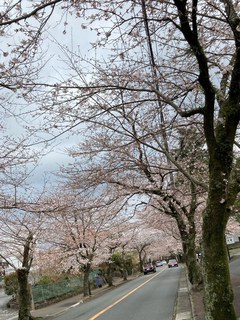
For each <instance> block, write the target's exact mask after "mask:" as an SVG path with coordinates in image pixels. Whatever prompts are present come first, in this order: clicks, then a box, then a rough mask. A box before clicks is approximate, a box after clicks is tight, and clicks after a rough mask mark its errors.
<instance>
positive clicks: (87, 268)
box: [83, 263, 91, 297]
mask: <svg viewBox="0 0 240 320" xmlns="http://www.w3.org/2000/svg"><path fill="white" fill-rule="evenodd" d="M90 269H91V264H90V263H87V264H86V265H85V268H84V272H83V296H84V297H86V296H88V295H90V294H91V292H90V284H89V274H90Z"/></svg>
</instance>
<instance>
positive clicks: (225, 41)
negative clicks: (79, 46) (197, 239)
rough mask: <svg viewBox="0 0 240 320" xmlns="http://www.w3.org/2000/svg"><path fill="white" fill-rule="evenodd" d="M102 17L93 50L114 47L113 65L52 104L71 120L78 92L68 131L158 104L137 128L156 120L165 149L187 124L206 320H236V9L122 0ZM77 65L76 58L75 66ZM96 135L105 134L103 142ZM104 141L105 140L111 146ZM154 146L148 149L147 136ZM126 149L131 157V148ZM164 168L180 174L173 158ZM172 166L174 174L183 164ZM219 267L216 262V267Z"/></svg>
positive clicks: (228, 4) (230, 4) (104, 6)
mask: <svg viewBox="0 0 240 320" xmlns="http://www.w3.org/2000/svg"><path fill="white" fill-rule="evenodd" d="M74 5H75V7H76V10H77V12H78V14H81V13H82V14H85V15H86V16H87V9H88V8H91V5H93V2H92V1H89V2H85V3H84V5H83V4H82V3H81V2H78V1H77V2H74ZM88 5H89V6H88ZM98 8H99V9H101V10H99V13H98V12H97V10H96V12H97V13H96V14H95V11H94V12H91V14H89V16H88V17H89V21H90V22H91V21H96V19H97V18H99V20H100V21H101V19H102V18H103V19H104V18H105V19H108V21H112V22H113V23H112V24H110V26H108V25H107V27H105V28H103V33H102V34H101V37H100V40H99V42H98V44H99V45H102V46H104V45H107V44H108V43H109V44H111V48H112V49H113V51H112V56H110V57H109V59H108V60H107V62H106V67H105V68H104V64H102V62H101V63H100V62H98V61H96V62H95V63H93V64H92V65H94V66H96V71H99V72H98V73H99V74H100V73H101V77H98V78H97V72H96V73H95V76H94V75H93V77H91V79H90V78H87V77H84V75H85V72H84V70H85V66H84V67H83V69H82V70H79V72H78V73H77V76H78V78H76V77H74V76H73V75H71V79H69V81H68V82H65V83H62V86H63V91H62V94H61V92H60V91H61V89H59V88H60V87H61V84H58V87H57V90H58V92H57V93H58V94H59V95H58V96H59V97H61V99H63V100H64V99H66V100H65V101H66V102H67V103H66V107H65V108H64V103H63V100H62V101H61V108H62V110H65V112H66V113H67V114H69V111H68V110H69V102H70V101H73V91H74V90H76V95H75V100H74V103H73V106H72V107H71V110H70V113H71V112H72V111H73V110H74V116H73V117H72V120H73V121H72V122H71V124H72V125H75V124H77V123H79V122H81V121H83V120H85V119H86V118H87V119H88V120H89V121H91V120H92V119H93V117H95V119H98V115H100V114H101V113H103V112H106V110H107V111H109V112H112V114H113V117H114V119H115V121H116V123H117V121H118V117H116V115H115V110H116V108H117V107H118V106H119V105H120V104H123V102H124V110H123V111H125V114H126V115H128V114H129V111H128V109H127V108H126V106H130V104H132V105H133V106H134V108H135V107H136V106H142V108H141V112H144V111H146V110H147V105H148V104H150V105H151V103H152V104H156V106H158V107H156V108H155V110H158V113H152V112H150V111H149V113H148V115H147V114H145V115H144V118H142V119H144V121H145V124H146V125H145V127H148V128H149V126H151V124H152V122H151V121H153V119H157V118H158V119H159V118H160V119H161V121H160V125H159V126H158V129H159V131H162V129H163V128H164V132H165V133H166V137H167V139H168V141H171V142H172V139H173V138H174V135H173V134H171V135H168V134H167V133H168V128H169V125H170V124H173V123H176V121H177V123H178V125H179V126H180V125H181V126H183V125H187V124H189V123H190V122H192V123H194V124H195V125H199V126H200V127H201V128H202V130H203V133H204V137H205V140H206V147H207V154H208V165H209V171H208V179H207V183H206V180H205V181H204V180H203V179H201V178H200V179H198V180H197V179H195V177H194V176H192V175H189V172H186V171H183V170H182V169H181V173H184V175H185V177H188V179H189V181H191V183H192V185H193V186H194V188H195V187H196V186H198V187H202V188H204V189H205V190H207V192H208V200H207V206H206V210H205V211H204V215H203V241H202V248H203V258H204V259H203V271H204V272H203V276H204V290H205V317H206V318H207V319H216V318H219V317H221V318H223V319H230V320H232V319H234V320H235V319H236V316H235V312H234V309H233V303H232V301H233V295H232V290H231V285H230V276H229V268H228V258H227V250H226V243H225V229H226V223H227V220H228V218H229V215H230V213H231V208H230V207H231V203H230V202H231V201H232V196H231V193H230V190H229V188H228V185H229V183H230V178H231V170H232V166H233V165H234V162H233V144H234V140H235V138H237V136H236V131H237V127H238V123H239V99H240V97H239V92H240V90H239V72H240V68H239V63H240V62H239V61H240V56H239V54H240V53H239V52H240V51H239V43H240V42H239V38H240V32H239V15H238V12H239V4H238V2H237V1H234V0H232V1H231V0H230V1H229V0H223V1H217V2H216V3H215V2H214V3H213V2H205V1H201V2H197V1H195V2H192V3H190V2H189V1H179V0H174V1H173V3H171V4H169V3H166V2H155V1H145V0H142V1H138V2H132V1H124V2H123V1H120V0H118V1H111V2H108V1H105V2H103V3H95V9H98ZM100 29H101V28H98V31H99V33H101V31H102V30H100ZM144 44H145V45H144ZM108 48H109V47H108ZM146 57H147V58H146ZM149 57H150V59H149ZM74 61H75V59H74V58H73V59H72V60H71V63H73V62H74ZM105 61H106V59H105ZM103 63H104V62H103ZM78 80H79V82H78ZM54 85H56V84H54ZM67 88H68V90H67ZM66 91H67V94H68V95H69V96H67V95H66ZM88 97H89V98H90V99H89V102H88V103H87V98H88ZM68 98H69V99H68ZM67 99H68V101H67ZM48 100H49V98H47V100H46V101H48ZM99 102H100V103H101V104H102V106H103V107H102V108H101V111H99V109H98V108H96V106H99ZM57 103H58V102H57V101H56V105H57ZM79 104H84V105H85V106H86V105H88V107H89V110H90V111H91V112H87V111H86V112H85V113H84V114H82V113H81V112H80V114H79V112H78V106H79ZM46 108H49V109H50V106H46ZM143 110H144V111H143ZM141 112H140V113H139V114H141V115H142V113H141ZM58 114H59V113H58ZM71 114H73V113H71ZM154 115H155V117H154ZM138 117H139V115H138ZM83 118H85V119H83ZM170 118H171V119H170ZM64 119H65V117H64V118H63V120H64ZM133 120H134V119H133ZM137 120H138V118H137ZM173 121H174V122H173ZM135 123H136V121H135ZM124 126H125V123H124V122H120V123H119V129H118V130H121V129H122V128H123V127H124ZM133 129H134V130H135V132H136V134H135V135H136V136H137V139H138V141H141V140H143V137H144V138H145V141H146V140H147V137H148V139H150V137H149V136H146V135H143V134H140V133H139V131H138V130H136V126H133ZM100 134H101V130H100V131H99V137H100ZM106 136H107V135H106V134H105V137H104V135H103V136H102V138H103V139H105V138H108V137H106ZM151 138H153V141H154V136H153V135H152V136H151ZM165 141H166V140H165ZM124 142H125V146H126V147H127V146H128V147H129V149H130V143H129V140H125V141H124ZM145 144H146V142H145ZM156 145H157V143H156ZM161 150H164V151H165V155H166V151H168V150H167V146H166V145H165V144H164V143H162V144H161ZM141 152H142V151H141ZM142 155H144V153H143V152H142ZM170 156H171V157H170ZM158 159H159V158H158ZM168 160H170V161H171V163H174V164H175V165H177V163H176V162H175V159H174V155H173V153H172V152H171V153H170V155H169V156H168ZM140 161H141V159H140ZM165 163H166V161H165ZM177 167H178V169H180V166H179V164H178V166H177ZM128 168H130V167H128ZM142 168H143V170H144V167H142ZM125 170H126V168H125ZM145 172H146V173H148V172H147V171H146V170H145ZM129 179H131V178H129ZM158 187H159V186H158ZM230 198H231V201H230ZM213 261H214V263H213ZM216 261H219V264H217V266H216V263H215V262H216ZM216 273H217V275H218V276H217V277H216ZM213 297H214V298H213Z"/></svg>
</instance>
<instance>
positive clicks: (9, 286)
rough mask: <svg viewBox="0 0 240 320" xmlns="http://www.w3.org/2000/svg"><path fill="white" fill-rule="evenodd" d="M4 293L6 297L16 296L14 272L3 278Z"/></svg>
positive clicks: (16, 283)
mask: <svg viewBox="0 0 240 320" xmlns="http://www.w3.org/2000/svg"><path fill="white" fill-rule="evenodd" d="M4 291H5V293H6V294H7V295H15V296H16V295H17V292H18V279H17V274H16V272H12V273H10V274H8V275H6V276H5V277H4Z"/></svg>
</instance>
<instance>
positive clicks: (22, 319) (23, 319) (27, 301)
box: [17, 268, 33, 320]
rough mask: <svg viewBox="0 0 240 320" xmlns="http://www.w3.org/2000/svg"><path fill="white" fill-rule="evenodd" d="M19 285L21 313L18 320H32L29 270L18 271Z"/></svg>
mask: <svg viewBox="0 0 240 320" xmlns="http://www.w3.org/2000/svg"><path fill="white" fill-rule="evenodd" d="M17 277H18V284H19V294H18V297H19V312H18V320H32V319H33V318H32V317H31V314H30V310H31V293H30V290H29V284H28V270H27V269H25V268H22V269H18V270H17Z"/></svg>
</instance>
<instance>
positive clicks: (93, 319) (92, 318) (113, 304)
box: [88, 269, 165, 320]
mask: <svg viewBox="0 0 240 320" xmlns="http://www.w3.org/2000/svg"><path fill="white" fill-rule="evenodd" d="M164 270H165V269H164ZM164 270H161V271H160V272H158V273H157V274H155V275H154V276H152V277H151V278H149V279H148V280H147V281H145V282H143V283H142V284H140V286H138V287H137V288H135V289H133V290H131V291H130V292H128V293H127V294H125V295H124V296H123V297H122V298H120V299H118V300H117V301H115V302H114V303H112V304H110V305H109V306H108V307H107V308H105V309H103V310H102V311H100V312H98V313H97V314H95V315H94V316H93V317H91V318H89V319H88V320H95V319H97V318H98V317H99V316H100V315H101V314H103V313H105V312H106V311H107V310H109V309H111V308H112V307H114V306H115V305H116V304H118V303H119V302H121V301H122V300H124V299H126V298H127V297H128V296H130V295H131V294H132V293H134V292H135V291H137V290H138V289H140V288H141V287H143V286H144V285H145V284H147V283H148V282H149V281H151V280H152V279H154V278H155V277H157V276H158V275H159V274H160V273H161V272H163V271H164Z"/></svg>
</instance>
